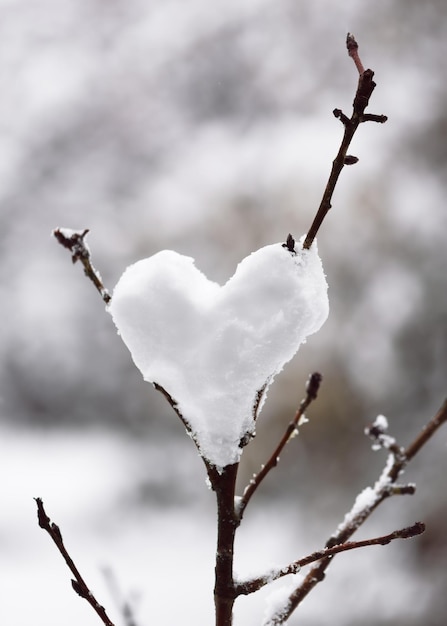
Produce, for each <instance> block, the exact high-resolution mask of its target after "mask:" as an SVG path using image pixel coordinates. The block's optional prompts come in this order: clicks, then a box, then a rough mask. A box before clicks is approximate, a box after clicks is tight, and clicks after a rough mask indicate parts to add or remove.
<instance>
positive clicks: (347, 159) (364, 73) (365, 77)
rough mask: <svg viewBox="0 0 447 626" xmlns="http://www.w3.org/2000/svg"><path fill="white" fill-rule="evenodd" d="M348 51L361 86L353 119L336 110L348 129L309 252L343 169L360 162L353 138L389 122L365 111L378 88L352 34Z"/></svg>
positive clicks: (308, 243) (306, 243) (306, 244)
mask: <svg viewBox="0 0 447 626" xmlns="http://www.w3.org/2000/svg"><path fill="white" fill-rule="evenodd" d="M346 47H347V49H348V54H349V56H350V57H351V58H352V59H353V61H354V63H355V66H356V68H357V70H358V72H359V75H360V76H359V82H358V85H357V91H356V94H355V97H354V102H353V108H352V115H351V117H350V118H349V117H348V116H347V115H345V114H344V113H343V111H341V110H340V109H334V111H333V113H334V116H335V117H336V118H338V119H339V120H340V121H341V122H342V124H343V126H344V133H343V138H342V141H341V145H340V148H339V150H338V153H337V156H336V157H335V159H334V160H333V162H332V169H331V172H330V175H329V179H328V181H327V184H326V188H325V190H324V193H323V197H322V199H321V203H320V206H319V208H318V211H317V213H316V215H315V218H314V221H313V222H312V225H311V227H310V229H309V232H308V233H307V236H306V238H305V240H304V243H303V248H304V249H306V250H308V249H309V248H310V247H311V245H312V243H313V241H314V239H315V237H316V236H317V233H318V231H319V229H320V226H321V224H322V223H323V220H324V218H325V217H326V215H327V214H328V212H329V209H330V208H331V206H332V196H333V195H334V191H335V187H336V185H337V182H338V179H339V176H340V174H341V171H342V169H343V168H344V166H345V165H353V164H354V163H357V161H358V158H357V157H355V156H353V155H349V154H348V148H349V146H350V144H351V141H352V138H353V137H354V135H355V133H356V131H357V128H358V127H359V125H360V124H362V123H363V122H379V123H381V124H383V123H384V122H386V121H387V119H388V118H387V117H386V115H374V114H371V113H365V109H366V107H367V106H368V104H369V99H370V97H371V95H372V92H373V91H374V88H375V86H376V83H375V82H374V81H373V76H374V72H373V71H372V70H369V69H368V70H365V69H364V67H363V64H362V62H361V60H360V57H359V53H358V44H357V42H356V40H355V38H354V36H353V35H351V34H350V33H348V36H347V38H346Z"/></svg>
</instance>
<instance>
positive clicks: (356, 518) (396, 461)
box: [264, 399, 447, 626]
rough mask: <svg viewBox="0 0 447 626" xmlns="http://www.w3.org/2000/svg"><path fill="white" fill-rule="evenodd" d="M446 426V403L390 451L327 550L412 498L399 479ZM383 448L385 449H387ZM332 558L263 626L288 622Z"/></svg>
mask: <svg viewBox="0 0 447 626" xmlns="http://www.w3.org/2000/svg"><path fill="white" fill-rule="evenodd" d="M445 422H447V399H446V400H445V401H444V403H443V404H442V406H441V407H440V409H439V410H438V412H437V413H436V415H435V416H434V417H433V418H432V419H431V420H430V421H429V422H428V424H427V425H426V426H424V428H423V429H422V430H421V431H420V433H419V434H418V435H417V436H416V438H415V439H414V440H413V442H412V443H411V444H410V445H409V446H408V447H407V448H405V449H402V448H400V447H399V446H397V447H396V448H395V451H394V452H393V451H392V450H391V449H389V454H388V458H387V461H386V463H385V467H384V469H383V471H382V473H381V475H380V477H379V479H378V480H377V481H376V483H375V484H374V486H373V487H367V488H366V489H364V490H363V491H362V492H361V493H360V494H359V495H358V496H357V498H356V500H355V502H354V504H353V506H352V508H351V510H350V511H349V512H348V513H347V514H346V515H345V518H344V520H343V522H341V524H339V526H338V528H337V530H336V531H335V532H334V533H333V535H332V536H331V537H330V538H329V539H328V541H327V542H326V548H333V547H335V546H339V545H343V544H346V543H347V541H348V539H349V538H350V537H351V536H352V535H353V534H354V533H355V532H356V530H357V529H358V528H359V527H360V526H361V525H362V524H363V523H364V522H365V521H366V519H368V517H369V516H370V515H371V514H372V513H373V512H374V511H375V509H376V508H377V507H378V506H379V505H380V504H381V503H382V502H383V501H384V500H385V499H387V498H388V497H390V496H393V495H403V494H408V495H411V494H413V493H414V492H415V488H414V485H405V486H400V485H397V484H396V483H397V479H398V478H399V476H401V474H402V472H403V471H404V469H405V467H406V466H407V464H408V463H409V462H410V461H411V460H412V459H413V458H414V456H415V455H416V454H417V453H418V452H419V451H420V450H421V449H422V447H423V446H424V445H425V444H426V443H427V441H428V440H429V439H430V438H431V437H432V436H433V435H434V434H435V432H436V431H437V430H438V429H439V428H440V427H441V426H442V425H443V424H444V423H445ZM386 426H387V424H386V420H384V419H383V418H382V417H379V419H378V420H377V419H376V421H375V422H374V423H373V425H372V426H371V427H370V428H369V429H367V434H368V435H370V434H371V430H373V431H376V430H378V431H379V432H378V433H377V434H378V435H380V434H384V433H383V430H386V428H385V427H386ZM387 437H388V435H387ZM391 440H392V438H391V439H386V440H385V441H386V442H387V443H388V444H390V448H391V447H394V446H395V445H396V444H395V443H391ZM381 447H385V449H386V446H381ZM333 556H334V555H331V556H324V557H323V558H321V560H319V561H318V562H317V563H316V564H315V565H314V566H313V567H312V568H311V569H310V571H309V572H308V573H307V575H306V576H305V578H304V579H303V580H302V581H301V582H300V584H299V585H298V586H297V587H296V588H295V589H294V591H293V592H292V593H290V595H289V596H288V598H287V600H286V601H285V602H284V603H283V605H282V606H281V607H279V608H278V609H277V611H276V612H275V613H274V614H273V615H272V616H271V617H270V620H269V621H268V622H266V623H265V625H264V626H279V625H280V624H284V623H285V622H286V620H287V618H288V617H289V616H290V615H291V614H292V613H293V611H294V610H295V609H296V608H297V606H298V605H299V604H300V603H301V602H302V601H303V600H304V598H305V597H306V596H307V595H308V594H309V593H310V592H311V591H312V590H313V589H314V587H315V586H316V585H317V584H318V583H319V582H321V581H322V580H323V579H324V577H325V572H326V570H327V568H328V567H329V565H330V564H331V562H332V559H333Z"/></svg>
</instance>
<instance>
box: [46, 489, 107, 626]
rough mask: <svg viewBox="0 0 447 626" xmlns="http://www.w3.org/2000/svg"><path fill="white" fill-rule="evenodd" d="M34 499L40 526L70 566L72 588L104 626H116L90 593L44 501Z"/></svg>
mask: <svg viewBox="0 0 447 626" xmlns="http://www.w3.org/2000/svg"><path fill="white" fill-rule="evenodd" d="M34 499H35V501H36V504H37V519H38V522H39V526H40V527H41V528H43V529H44V530H46V531H47V533H48V534H49V535H50V537H51V539H52V540H53V541H54V543H55V544H56V547H57V549H58V550H59V552H60V553H61V554H62V556H63V558H64V560H65V563H66V564H67V565H68V567H69V569H70V571H71V573H72V574H73V576H74V579H72V581H71V586H72V587H73V589H74V591H75V592H76V593H77V594H78V596H81V598H84V600H87V602H88V603H89V604H90V606H91V607H93V609H94V610H95V611H96V613H97V614H98V615H99V617H100V619H101V621H102V622H103V624H105V626H114V624H113V622H112V621H111V620H110V618H109V617H108V615H107V613H106V610H105V608H104V607H103V606H101V605H100V604H99V603H98V601H97V600H96V598H95V596H94V595H93V593H92V592H91V591H90V589H89V587H88V586H87V583H86V582H85V580H84V579H83V578H82V576H81V574H80V573H79V570H78V568H77V567H76V565H75V564H74V561H73V559H72V558H71V556H70V555H69V554H68V552H67V549H66V547H65V545H64V541H63V539H62V534H61V531H60V528H59V526H58V525H57V524H55V523H54V522H52V521H51V520H50V518H49V517H48V515H47V514H46V512H45V509H44V506H43V502H42V499H41V498H34Z"/></svg>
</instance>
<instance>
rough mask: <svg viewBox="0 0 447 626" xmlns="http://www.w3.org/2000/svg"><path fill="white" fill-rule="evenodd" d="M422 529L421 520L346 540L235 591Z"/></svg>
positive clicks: (251, 590) (259, 586)
mask: <svg viewBox="0 0 447 626" xmlns="http://www.w3.org/2000/svg"><path fill="white" fill-rule="evenodd" d="M424 531H425V525H424V524H423V523H422V522H415V523H414V524H413V525H412V526H407V527H406V528H402V529H400V530H395V531H394V532H392V533H390V534H388V535H382V536H381V537H374V538H372V539H363V540H362V541H347V542H345V543H342V544H338V545H335V546H332V547H331V548H323V550H317V551H316V552H312V554H309V555H308V556H305V557H303V558H301V559H298V560H297V561H294V562H293V563H290V564H289V565H287V566H286V567H282V568H281V569H277V570H273V571H271V572H269V573H268V574H266V575H265V576H259V578H254V579H252V580H249V581H246V582H242V583H239V584H238V585H237V593H238V595H248V594H250V593H254V592H255V591H258V590H259V589H262V587H264V586H265V585H268V584H269V583H271V582H273V581H274V580H278V579H279V578H283V577H284V576H289V574H297V573H298V572H299V571H300V569H301V568H302V567H305V566H306V565H310V564H311V563H315V561H320V560H321V559H323V558H330V557H333V556H335V555H336V554H340V552H347V551H349V550H357V549H358V548H366V547H369V546H379V545H380V546H386V545H388V544H389V543H391V541H394V540H395V539H409V538H411V537H416V536H417V535H421V534H422V533H423V532H424Z"/></svg>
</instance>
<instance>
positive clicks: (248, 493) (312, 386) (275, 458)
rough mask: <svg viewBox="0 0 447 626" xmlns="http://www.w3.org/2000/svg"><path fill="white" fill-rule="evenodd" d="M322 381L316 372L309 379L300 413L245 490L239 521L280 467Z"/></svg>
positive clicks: (239, 506) (239, 511)
mask: <svg viewBox="0 0 447 626" xmlns="http://www.w3.org/2000/svg"><path fill="white" fill-rule="evenodd" d="M321 381H322V376H321V374H320V373H319V372H314V373H313V374H311V376H310V377H309V380H308V381H307V384H306V396H305V397H304V398H303V399H302V400H301V403H300V406H299V408H298V411H297V412H296V414H295V417H294V418H293V420H292V421H291V422H290V423H289V425H288V426H287V429H286V432H285V433H284V435H283V437H282V438H281V441H280V442H279V443H278V445H277V446H276V448H275V450H274V451H273V454H272V455H271V456H270V458H269V460H268V461H267V463H266V464H265V465H263V466H262V468H261V470H260V471H259V472H258V473H257V474H255V476H253V478H252V479H251V480H250V482H249V484H248V485H247V487H246V488H245V491H244V494H243V495H242V497H241V499H240V501H239V505H238V509H237V512H238V517H239V521H240V520H242V516H243V514H244V511H245V508H246V507H247V504H248V503H249V501H250V499H251V497H252V496H253V494H254V492H255V491H256V489H257V488H258V487H259V485H260V484H261V482H262V481H263V480H264V478H265V477H266V476H267V474H268V473H269V472H270V471H271V470H272V469H273V468H274V467H276V465H278V462H279V457H280V454H281V452H282V451H283V449H284V447H285V446H286V444H287V442H288V441H289V440H290V439H291V438H292V437H293V436H294V435H295V434H296V432H297V428H298V426H299V424H300V420H301V419H302V418H303V416H304V412H305V411H306V410H307V408H308V406H309V405H310V404H311V402H313V401H314V400H316V398H317V395H318V390H319V388H320V384H321Z"/></svg>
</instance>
